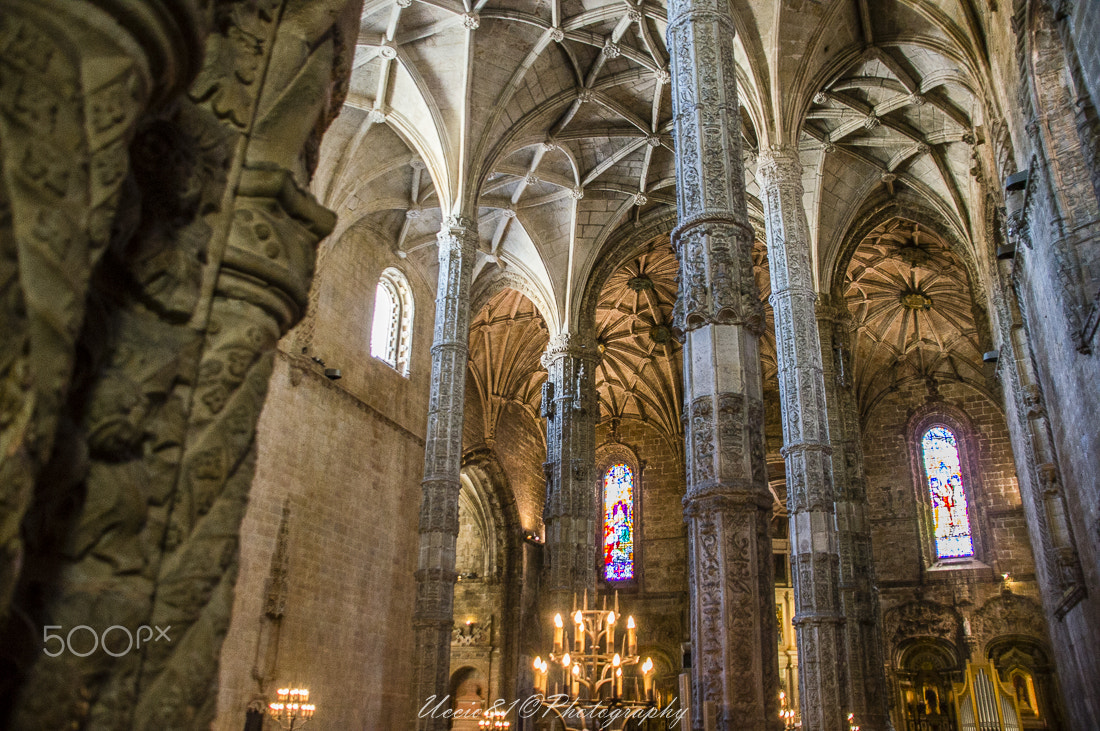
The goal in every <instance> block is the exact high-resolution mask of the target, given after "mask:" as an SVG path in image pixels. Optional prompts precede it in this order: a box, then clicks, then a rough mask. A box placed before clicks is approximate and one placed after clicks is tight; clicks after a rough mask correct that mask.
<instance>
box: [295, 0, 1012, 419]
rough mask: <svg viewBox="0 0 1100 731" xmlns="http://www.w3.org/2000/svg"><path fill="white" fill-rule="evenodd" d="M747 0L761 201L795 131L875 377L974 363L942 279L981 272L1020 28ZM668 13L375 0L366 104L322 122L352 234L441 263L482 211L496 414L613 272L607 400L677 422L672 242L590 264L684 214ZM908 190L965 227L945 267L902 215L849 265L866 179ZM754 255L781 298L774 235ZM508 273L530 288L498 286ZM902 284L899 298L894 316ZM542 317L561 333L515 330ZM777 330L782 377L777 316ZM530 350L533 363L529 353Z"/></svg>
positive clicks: (482, 359)
mask: <svg viewBox="0 0 1100 731" xmlns="http://www.w3.org/2000/svg"><path fill="white" fill-rule="evenodd" d="M1001 5H1004V3H1002V4H1001ZM730 7H731V10H732V13H733V17H734V23H735V26H736V29H737V37H736V40H735V58H736V61H737V64H738V80H739V85H740V92H741V99H740V102H741V105H742V112H743V119H744V123H745V124H744V135H745V139H744V148H745V153H746V158H745V163H746V164H745V171H746V184H747V190H748V193H749V201H748V204H749V208H750V212H753V213H754V215H755V216H757V217H759V216H760V214H761V206H760V203H759V188H758V185H757V183H756V181H755V169H756V165H755V160H756V158H757V154H758V153H760V152H762V151H766V149H767V147H768V146H769V145H775V144H797V146H798V147H799V149H800V152H801V157H802V162H803V167H804V176H803V185H804V187H805V191H806V195H805V198H804V204H805V207H806V212H807V218H808V220H809V223H810V236H811V242H810V244H811V247H812V249H813V254H814V262H815V267H816V272H817V276H818V281H819V286H820V287H821V288H822V289H823V290H827V291H828V290H842V289H843V290H845V291H846V292H847V294H848V296H849V297H850V300H849V301H850V303H851V304H852V305H853V306H858V307H860V308H863V310H861V312H862V311H864V310H865V313H864V315H865V316H864V315H861V317H863V318H864V319H861V321H860V323H861V324H860V327H861V331H860V335H859V342H860V345H859V352H858V354H857V355H858V357H859V358H866V359H867V360H866V363H865V369H864V371H863V376H862V378H863V380H862V381H861V384H862V385H861V388H862V389H863V393H864V396H865V397H866V398H869V399H872V400H873V399H874V398H875V396H874V394H876V393H880V392H881V391H882V389H883V388H885V387H886V386H885V384H886V383H887V382H888V381H890V380H891V379H895V378H897V377H900V376H898V374H899V373H900V372H902V371H904V372H905V373H907V374H908V373H910V371H911V375H913V376H914V377H915V376H917V375H918V374H923V375H922V377H924V376H927V375H930V374H931V375H935V376H936V377H946V375H947V374H948V373H949V372H950V373H952V374H955V375H956V376H957V377H960V378H964V379H970V380H976V379H977V375H976V371H975V365H976V363H980V359H979V360H978V361H975V352H974V347H976V346H975V345H973V343H976V342H977V341H976V340H975V335H974V333H975V330H974V327H973V325H974V324H973V323H972V322H967V321H965V317H963V316H962V314H959V312H960V311H961V310H960V308H962V304H961V303H959V302H957V301H955V300H957V299H958V297H957V296H955V297H954V299H953V295H951V294H949V293H947V292H946V291H940V289H939V288H943V287H946V286H947V284H946V283H947V282H948V281H950V282H951V286H955V285H960V286H964V287H965V286H967V284H966V283H967V280H966V277H965V276H964V275H959V276H962V279H958V277H957V276H956V277H955V279H951V277H952V276H955V275H953V274H951V273H952V272H956V273H958V272H962V271H963V269H962V268H961V266H962V265H961V264H960V263H959V262H960V261H961V260H962V259H966V260H967V261H969V262H970V266H971V269H972V270H973V261H974V260H975V259H977V258H978V257H977V256H976V245H975V243H974V242H975V241H977V240H980V239H981V236H982V233H981V231H982V228H981V227H982V224H981V220H980V219H981V215H982V210H983V206H982V205H980V204H981V203H982V201H983V199H982V197H981V196H982V195H983V191H982V188H981V186H980V180H979V178H980V156H981V145H983V144H985V143H986V142H987V141H988V140H987V139H986V138H987V137H988V135H987V134H986V133H987V127H988V122H987V120H988V119H989V118H990V117H991V116H993V117H996V116H997V111H996V110H997V105H998V104H1003V103H1005V101H1004V100H1003V99H1001V100H998V98H997V97H996V96H995V95H993V94H991V93H988V92H987V91H986V90H987V89H989V88H990V85H989V83H988V79H989V78H990V65H989V61H988V53H987V49H986V45H985V44H986V43H987V39H988V38H994V39H995V38H996V36H997V34H999V33H1002V34H1003V33H1005V32H1006V31H1005V28H1007V25H1008V22H1007V17H1006V16H1005V12H1006V11H1005V10H1004V9H1003V8H1002V9H1001V10H995V9H994V7H993V4H991V3H988V2H979V1H978V0H936V1H933V0H767V1H762V0H730ZM666 12H667V8H666V3H664V2H661V1H659V0H656V1H655V0H366V3H365V5H364V10H363V15H362V22H361V25H360V29H359V38H358V43H357V46H356V51H355V57H354V60H353V63H352V65H353V70H352V75H351V81H350V88H349V93H348V96H347V103H346V105H345V108H344V111H343V113H342V114H341V116H340V117H339V118H338V119H337V120H336V122H335V123H334V124H333V125H332V127H331V128H330V130H329V132H328V133H327V135H326V138H325V142H324V144H323V146H322V150H321V156H320V165H319V167H318V171H317V175H316V178H315V180H314V190H315V192H316V194H317V195H318V197H319V198H320V199H321V200H322V202H323V203H325V204H326V205H327V206H329V207H331V208H333V209H334V210H336V211H337V213H338V214H339V220H340V224H339V226H340V228H339V230H338V232H337V235H339V234H340V232H342V231H346V230H348V229H349V228H351V227H353V226H354V227H355V229H356V230H357V231H370V232H371V233H372V237H371V240H372V241H378V240H381V241H383V242H385V245H386V246H388V248H389V249H390V250H391V251H392V252H393V254H394V255H396V256H397V257H400V258H402V259H405V260H406V262H407V263H408V265H409V266H410V267H412V268H415V269H417V270H419V271H420V273H421V276H422V277H423V279H424V281H426V282H429V283H431V282H434V280H435V267H436V264H435V258H436V249H435V236H436V232H437V231H439V229H440V226H441V223H442V221H443V219H444V217H446V216H449V215H456V214H462V215H467V216H472V217H475V218H476V219H477V224H478V231H479V237H480V242H479V253H478V257H477V262H476V264H475V280H476V283H475V295H477V292H486V293H489V294H488V295H486V296H485V297H481V296H480V295H477V296H478V297H479V299H478V302H477V308H480V307H481V306H482V305H483V304H484V303H485V302H486V301H489V300H490V299H491V300H492V306H491V307H489V308H488V309H487V310H486V311H483V312H482V315H479V316H478V317H479V319H478V320H477V321H475V328H477V334H476V335H474V336H473V337H472V338H471V345H472V348H471V358H472V366H471V368H472V373H474V374H475V376H476V377H475V380H474V383H475V386H476V389H478V390H479V393H481V397H482V398H483V399H484V400H485V403H486V406H487V408H486V409H485V412H484V419H485V422H486V423H485V424H484V428H485V431H486V434H491V433H492V432H493V429H494V424H495V421H496V419H497V418H498V417H499V405H496V406H494V403H496V402H498V401H500V400H501V399H504V400H507V399H509V398H512V399H515V400H517V403H523V404H526V406H527V408H533V407H534V406H533V405H534V404H536V403H537V398H536V397H535V396H534V391H535V390H537V389H536V388H535V387H536V386H537V381H538V378H540V377H541V376H538V377H536V376H534V375H532V373H535V372H537V373H542V370H541V366H539V365H538V361H537V357H536V356H537V352H536V351H539V349H540V348H541V347H543V346H544V345H545V342H546V334H549V335H553V334H556V333H558V332H561V331H563V330H570V331H573V330H576V329H578V328H580V327H585V328H588V327H591V324H583V323H581V322H580V319H581V317H582V312H583V307H582V299H583V297H584V293H585V292H586V290H587V288H589V287H593V286H595V287H599V286H602V287H603V290H601V294H600V296H599V305H598V307H597V320H598V321H597V323H596V328H597V330H596V331H597V333H598V336H599V337H600V338H601V339H603V341H604V347H605V353H604V362H603V364H602V365H601V367H600V379H601V384H602V385H601V391H600V398H601V402H602V407H603V410H604V415H605V416H606V417H610V416H615V417H618V418H645V419H649V420H651V421H653V422H654V423H657V424H660V425H661V428H662V429H664V430H666V431H668V433H670V434H678V433H679V430H680V429H681V427H680V424H679V402H678V399H679V396H678V392H677V388H678V383H679V377H678V371H677V369H678V368H679V355H678V350H677V348H678V346H677V345H676V344H675V342H674V341H668V342H664V341H663V340H662V339H661V338H662V337H663V336H662V335H661V334H660V333H661V332H662V331H661V330H660V328H661V327H662V326H663V325H664V324H666V323H667V319H668V309H669V307H670V306H671V303H672V301H673V297H674V291H675V274H676V265H675V260H674V258H673V256H672V254H671V253H669V252H668V249H667V244H666V245H665V248H664V249H662V250H661V251H658V249H654V250H653V251H652V252H651V253H650V254H647V255H646V256H643V257H641V258H637V259H635V260H633V261H631V262H628V263H627V264H626V265H625V266H623V267H621V268H620V269H619V270H618V271H616V273H615V274H614V275H612V277H611V278H610V279H609V280H608V281H607V282H603V283H597V284H595V285H593V284H591V283H590V280H591V279H593V274H594V272H596V271H598V270H599V269H600V265H601V264H602V263H603V262H604V260H605V259H607V258H608V257H610V256H612V255H614V253H615V252H612V251H611V249H613V248H614V247H615V246H616V242H621V241H624V240H625V241H630V240H631V239H632V237H634V236H635V234H634V233H633V232H635V231H637V232H640V231H642V230H646V231H648V232H649V233H647V234H646V236H651V235H652V223H653V221H655V220H658V219H660V218H662V217H663V218H664V219H666V220H671V219H672V218H673V216H672V211H673V210H674V186H675V168H674V156H673V151H672V147H673V141H672V138H671V136H670V130H671V121H670V120H671V103H670V93H669V92H670V90H669V64H668V55H667V50H666V48H665V30H666V25H667V21H666ZM902 194H905V195H913V196H917V197H919V198H920V199H921V200H922V201H923V203H924V205H925V206H926V207H927V208H928V209H929V210H931V211H934V212H935V213H936V215H937V216H939V217H941V218H942V219H943V220H946V221H948V222H949V224H950V228H951V231H950V233H951V235H952V237H953V238H952V240H951V241H949V242H948V241H942V240H937V242H938V243H937V242H933V241H932V239H931V238H926V239H924V243H923V244H922V245H924V246H926V247H927V248H928V249H929V251H930V252H931V253H930V256H932V257H933V258H934V260H935V261H936V262H937V265H942V267H943V268H942V269H941V270H938V271H931V270H924V269H921V268H920V267H916V269H915V270H914V271H912V272H910V271H909V269H908V268H907V267H908V265H907V264H905V263H904V262H902V263H901V264H898V263H897V262H896V261H894V260H893V259H892V258H891V256H890V254H889V252H890V251H892V249H890V247H891V246H894V247H895V248H896V246H895V245H896V242H894V243H891V241H892V239H891V238H890V237H892V236H894V237H898V236H900V237H904V236H910V237H912V235H913V232H912V231H908V233H906V231H907V230H906V229H904V227H902V228H901V229H898V230H897V231H894V230H891V231H885V230H884V231H882V232H879V233H878V234H876V235H877V238H876V239H874V240H872V237H868V240H867V242H865V244H864V245H863V246H861V247H860V250H859V252H857V254H856V256H855V258H854V259H851V261H852V266H856V265H857V263H859V266H862V267H863V268H862V269H860V270H859V273H858V274H857V273H855V270H854V269H852V270H849V269H846V267H847V266H848V261H849V259H848V258H846V256H847V255H846V254H844V253H843V252H845V251H850V247H851V246H852V242H851V241H849V240H848V238H849V237H850V235H851V231H852V229H853V228H854V226H855V223H856V220H857V217H858V216H859V215H860V213H861V211H862V210H863V208H864V206H865V203H866V201H867V200H868V199H869V198H870V197H874V196H879V197H882V196H885V197H887V198H889V197H893V196H895V195H902ZM661 233H667V228H666V229H664V230H663V231H662V232H661ZM926 234H927V235H928V236H930V233H928V232H925V231H921V232H920V233H918V234H916V235H917V236H918V237H921V236H925V235H926ZM875 241H877V242H878V243H875ZM637 243H638V242H637V241H633V242H632V243H631V246H636V245H637ZM846 247H847V248H846ZM937 257H938V258H937ZM952 257H955V258H954V259H952ZM754 259H755V263H756V265H757V273H758V280H759V281H758V284H759V285H760V287H761V290H762V296H764V297H766V296H767V287H768V282H767V280H768V277H767V262H766V255H765V253H764V249H763V247H762V246H758V248H757V250H756V252H754ZM899 267H901V268H899ZM850 272H851V273H852V277H853V278H852V279H851V284H850V286H849V285H848V284H845V282H846V280H845V279H844V278H845V277H846V276H848V275H849V273H850ZM646 278H648V279H650V280H651V281H652V282H653V288H652V289H647V288H644V287H642V285H641V280H643V279H646ZM632 280H634V286H633V287H632V286H631V284H630V282H631V281H632ZM895 280H896V281H895ZM910 284H912V285H913V286H918V287H919V286H926V287H931V288H933V289H934V290H936V292H935V293H934V294H933V295H932V298H933V306H932V309H931V310H924V311H920V312H917V311H915V310H913V311H911V310H905V309H904V308H903V307H902V305H901V304H900V300H898V299H897V297H898V295H897V292H894V290H895V289H897V290H899V291H900V289H899V288H904V287H905V286H909V285H910ZM505 286H507V287H510V288H511V289H513V290H518V291H520V292H523V296H522V297H520V296H519V295H515V296H514V297H513V296H512V295H509V296H508V297H502V296H500V295H496V294H495V293H498V292H500V291H501V289H502V288H503V287H505ZM846 287H847V289H845V288H846ZM875 287H878V288H879V289H877V290H876V289H874V288H875ZM890 287H893V289H890ZM886 290H889V291H890V294H889V297H887V295H886V294H884V292H885V291H886ZM960 291H961V290H960ZM514 294H515V293H514V292H513V295H514ZM967 296H968V295H967ZM509 297H511V299H509ZM517 297H518V299H517ZM883 297H885V298H886V299H889V298H890V297H893V298H894V300H893V301H895V302H894V304H893V305H891V307H894V310H895V311H894V312H893V314H890V313H887V312H884V311H883V308H884V307H885V305H884V304H883V303H884V302H885V301H886V300H885V299H881V298H883ZM876 298H880V299H876ZM521 300H522V301H521ZM895 305H896V306H895ZM898 308H902V309H901V310H898ZM506 312H512V313H513V314H509V315H507V317H505V314H504V313H506ZM906 313H908V314H906ZM536 317H538V318H540V321H541V322H542V323H544V327H545V331H544V334H542V335H538V336H537V337H536V335H535V333H534V331H531V332H529V333H528V335H529V336H530V339H529V342H525V343H524V344H523V345H522V346H520V345H517V342H518V341H517V337H518V336H519V334H520V331H521V330H522V331H523V332H527V331H528V330H529V329H530V328H531V327H533V324H532V323H533V322H534V321H535V318H536ZM485 318H488V319H485ZM509 318H511V319H512V320H515V323H514V324H513V325H502V324H501V323H503V322H504V321H505V320H506V319H509ZM505 341H508V342H507V344H506V343H505ZM536 342H537V343H541V345H536ZM967 343H971V344H970V345H968V344H967ZM937 348H938V349H939V350H938V351H937V350H936V349H937ZM761 350H762V360H763V371H764V374H765V379H766V381H767V382H768V383H773V382H774V372H775V364H774V344H773V343H772V342H771V340H770V339H769V338H765V341H764V343H763V344H762V348H761ZM520 363H522V364H523V367H522V368H520V367H519V366H518V365H517V364H520ZM977 367H978V368H980V365H979V366H977ZM498 368H504V369H505V370H506V372H505V373H493V372H492V371H493V369H498ZM524 368H529V369H533V370H532V371H531V373H527V372H524V373H525V375H523V376H522V377H520V376H518V375H516V374H517V373H519V372H521V371H523V369H524ZM899 368H900V369H901V371H899ZM509 379H511V380H509ZM505 386H507V388H509V389H511V391H510V392H509V393H511V394H512V395H505V393H504V391H502V390H501V389H502V388H504V387H505Z"/></svg>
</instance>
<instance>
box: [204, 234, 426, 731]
mask: <svg viewBox="0 0 1100 731" xmlns="http://www.w3.org/2000/svg"><path fill="white" fill-rule="evenodd" d="M329 245H330V246H332V249H331V250H330V251H328V252H327V254H326V256H325V257H324V265H323V267H322V268H321V270H320V271H319V273H318V279H317V281H316V284H315V287H316V291H315V295H316V298H315V299H316V302H317V304H316V311H315V312H313V313H312V314H311V318H312V322H311V325H312V335H311V342H310V344H309V346H308V351H309V352H308V353H306V354H303V353H302V352H301V349H302V347H301V345H300V344H299V343H300V342H302V339H301V338H300V337H299V336H300V333H295V332H292V333H291V334H290V335H288V337H286V338H284V340H283V341H282V343H281V344H280V352H279V355H278V357H277V360H276V367H275V372H274V376H273V378H272V381H271V392H270V396H269V397H268V400H267V404H266V406H265V408H264V411H263V415H262V416H261V419H260V426H259V436H258V440H259V456H258V461H257V470H256V478H255V481H254V482H253V486H252V493H251V499H250V503H249V507H248V511H247V513H246V515H245V518H244V522H243V524H242V526H241V536H242V537H241V546H242V553H241V569H240V577H239V579H238V582H237V594H236V602H235V604H234V608H233V622H232V624H231V626H230V630H229V634H228V636H227V638H226V641H225V645H224V650H223V654H222V669H221V688H220V697H219V703H218V718H217V722H216V724H215V728H218V729H226V731H228V730H229V729H234V730H236V729H239V728H241V727H242V725H243V723H244V717H245V709H246V707H247V705H248V703H249V702H250V701H251V700H252V699H253V697H254V695H255V694H256V693H257V692H258V691H259V690H260V688H259V687H258V684H257V683H256V682H255V680H254V679H253V671H254V665H258V667H259V668H260V674H261V675H263V674H264V673H265V671H264V669H263V668H264V667H265V663H270V666H269V667H270V668H271V675H270V677H268V678H266V680H267V685H266V687H265V688H264V690H266V691H267V692H268V693H269V694H270V693H271V689H272V688H273V687H275V686H274V685H273V684H285V683H300V684H302V685H305V686H307V687H309V688H310V690H311V691H312V700H314V701H315V703H316V704H317V706H318V708H319V710H318V712H317V721H316V722H318V723H322V724H323V725H324V726H325V727H328V728H377V729H383V728H399V727H404V725H405V724H406V723H407V719H408V718H409V717H410V716H411V715H412V711H413V707H412V706H413V699H412V698H411V697H410V693H409V688H410V686H411V680H412V658H411V655H412V622H411V611H410V608H411V607H412V604H413V600H414V596H415V580H414V576H413V573H414V570H415V564H416V524H417V510H418V506H419V495H420V489H419V483H420V479H421V477H422V476H423V459H424V456H423V455H424V431H425V414H426V412H427V396H428V381H429V377H430V364H431V361H430V355H429V349H430V346H431V326H432V320H433V316H434V306H433V301H432V296H431V295H432V293H431V291H430V290H429V289H428V287H427V286H426V285H424V283H423V282H422V281H421V280H420V279H418V277H417V276H415V274H414V273H413V272H411V271H407V272H406V275H407V277H408V279H409V282H410V285H411V287H412V290H413V297H414V307H415V321H414V330H413V340H412V358H411V362H410V375H409V378H404V377H403V376H401V375H400V374H399V373H397V371H395V370H394V369H392V368H390V367H389V366H388V365H387V364H385V363H384V362H382V361H380V360H377V359H375V358H373V357H371V355H370V323H371V322H372V316H373V307H374V294H375V286H376V284H377V281H378V277H379V275H380V274H381V271H382V270H383V269H384V268H385V267H387V266H395V267H398V268H399V269H400V268H401V262H400V261H399V260H397V259H396V257H391V256H390V255H389V254H388V253H384V252H386V249H385V248H384V247H382V246H379V245H378V243H377V242H376V241H373V240H371V239H369V238H367V237H364V236H362V235H360V234H356V233H355V232H354V231H352V232H351V233H348V234H346V235H345V236H344V237H342V238H341V239H340V240H339V241H338V242H336V243H335V244H331V243H330V244H329ZM295 351H297V352H295ZM313 355H316V356H317V357H321V358H322V359H324V361H325V363H326V365H328V366H329V367H336V368H339V369H340V370H341V371H342V376H343V377H342V378H341V379H340V380H336V381H330V380H328V379H326V378H325V377H324V375H323V368H322V366H321V365H320V364H318V363H316V362H314V361H313V360H312V359H311V356H313ZM284 501H289V503H288V504H289V508H290V512H289V517H288V520H287V523H288V525H287V531H288V541H287V543H288V559H287V575H286V586H287V590H286V605H285V616H284V617H283V618H282V620H281V626H279V625H280V623H279V622H277V621H273V620H272V619H271V618H269V617H265V614H264V612H265V604H264V602H265V594H266V592H267V589H266V587H267V586H268V584H269V577H270V574H271V567H272V554H273V552H274V550H275V546H276V537H277V534H278V531H279V524H280V516H281V512H282V506H283V504H284ZM269 637H270V638H271V639H270V645H271V646H270V649H267V650H265V649H263V646H264V645H265V644H266V643H268V642H269V640H268V638H269ZM265 658H266V660H265ZM269 700H270V698H269Z"/></svg>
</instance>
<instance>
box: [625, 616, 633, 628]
mask: <svg viewBox="0 0 1100 731" xmlns="http://www.w3.org/2000/svg"><path fill="white" fill-rule="evenodd" d="M634 627H635V625H634V617H627V618H626V628H627V629H634Z"/></svg>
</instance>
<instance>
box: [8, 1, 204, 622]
mask: <svg viewBox="0 0 1100 731" xmlns="http://www.w3.org/2000/svg"><path fill="white" fill-rule="evenodd" d="M208 22H209V19H208V18H207V17H206V13H205V12H204V11H202V10H200V8H198V7H197V6H196V4H195V3H191V2H187V1H186V0H151V1H150V2H145V1H139V0H121V1H120V2H102V1H100V2H96V1H94V0H33V1H30V0H10V1H7V2H4V4H3V9H2V11H0V302H2V303H3V304H2V305H0V332H3V338H2V341H0V618H2V617H4V616H6V615H7V611H8V605H9V601H10V600H11V596H12V592H13V590H14V588H15V584H16V581H17V580H18V574H19V571H20V567H21V566H22V565H23V563H24V556H23V553H24V546H23V543H22V539H21V537H20V524H21V523H22V521H23V517H24V515H25V514H26V511H27V508H28V506H29V505H30V503H31V499H32V496H33V494H34V485H35V481H36V480H37V478H38V475H39V473H40V472H41V470H42V469H43V467H44V465H45V463H46V461H47V460H48V459H49V457H50V454H51V451H52V448H53V444H54V437H55V432H56V430H57V426H58V423H59V420H60V419H61V413H62V411H63V409H64V405H65V399H66V394H67V391H68V388H69V385H70V379H71V377H72V373H73V365H74V353H75V350H76V342H77V338H78V336H79V333H80V329H81V327H82V325H83V320H84V315H85V310H86V303H85V299H86V296H87V294H88V290H89V285H90V282H91V279H92V272H93V271H94V270H95V267H96V265H97V264H98V263H99V261H100V259H101V258H102V256H103V253H104V251H105V250H106V247H107V244H108V241H109V239H110V236H111V233H112V232H111V227H112V225H113V224H114V221H115V216H116V213H117V211H118V208H119V204H120V196H121V195H122V192H121V191H122V189H123V187H124V183H125V181H126V177H127V174H128V173H129V171H130V159H129V149H130V143H131V142H132V141H133V139H134V132H135V129H136V128H137V126H138V122H139V120H140V119H141V117H142V115H143V114H144V113H145V110H146V106H147V104H148V103H149V102H150V100H152V99H156V98H163V97H164V96H166V95H168V94H170V93H172V92H174V91H177V90H178V89H179V88H180V87H181V86H185V85H186V84H187V83H189V81H190V80H191V78H192V77H193V76H194V74H195V71H196V70H197V68H198V64H199V60H200V59H201V56H202V42H203V35H204V33H205V31H206V25H207V23H208Z"/></svg>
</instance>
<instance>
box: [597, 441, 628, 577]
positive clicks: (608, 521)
mask: <svg viewBox="0 0 1100 731" xmlns="http://www.w3.org/2000/svg"><path fill="white" fill-rule="evenodd" d="M603 576H604V578H605V579H606V580H608V581H622V580H623V579H633V578H634V472H633V471H632V470H631V469H630V468H629V467H627V466H626V465H625V464H623V463H622V462H619V463H618V464H614V465H612V466H611V467H609V468H608V470H607V472H606V473H605V474H604V477H603Z"/></svg>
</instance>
